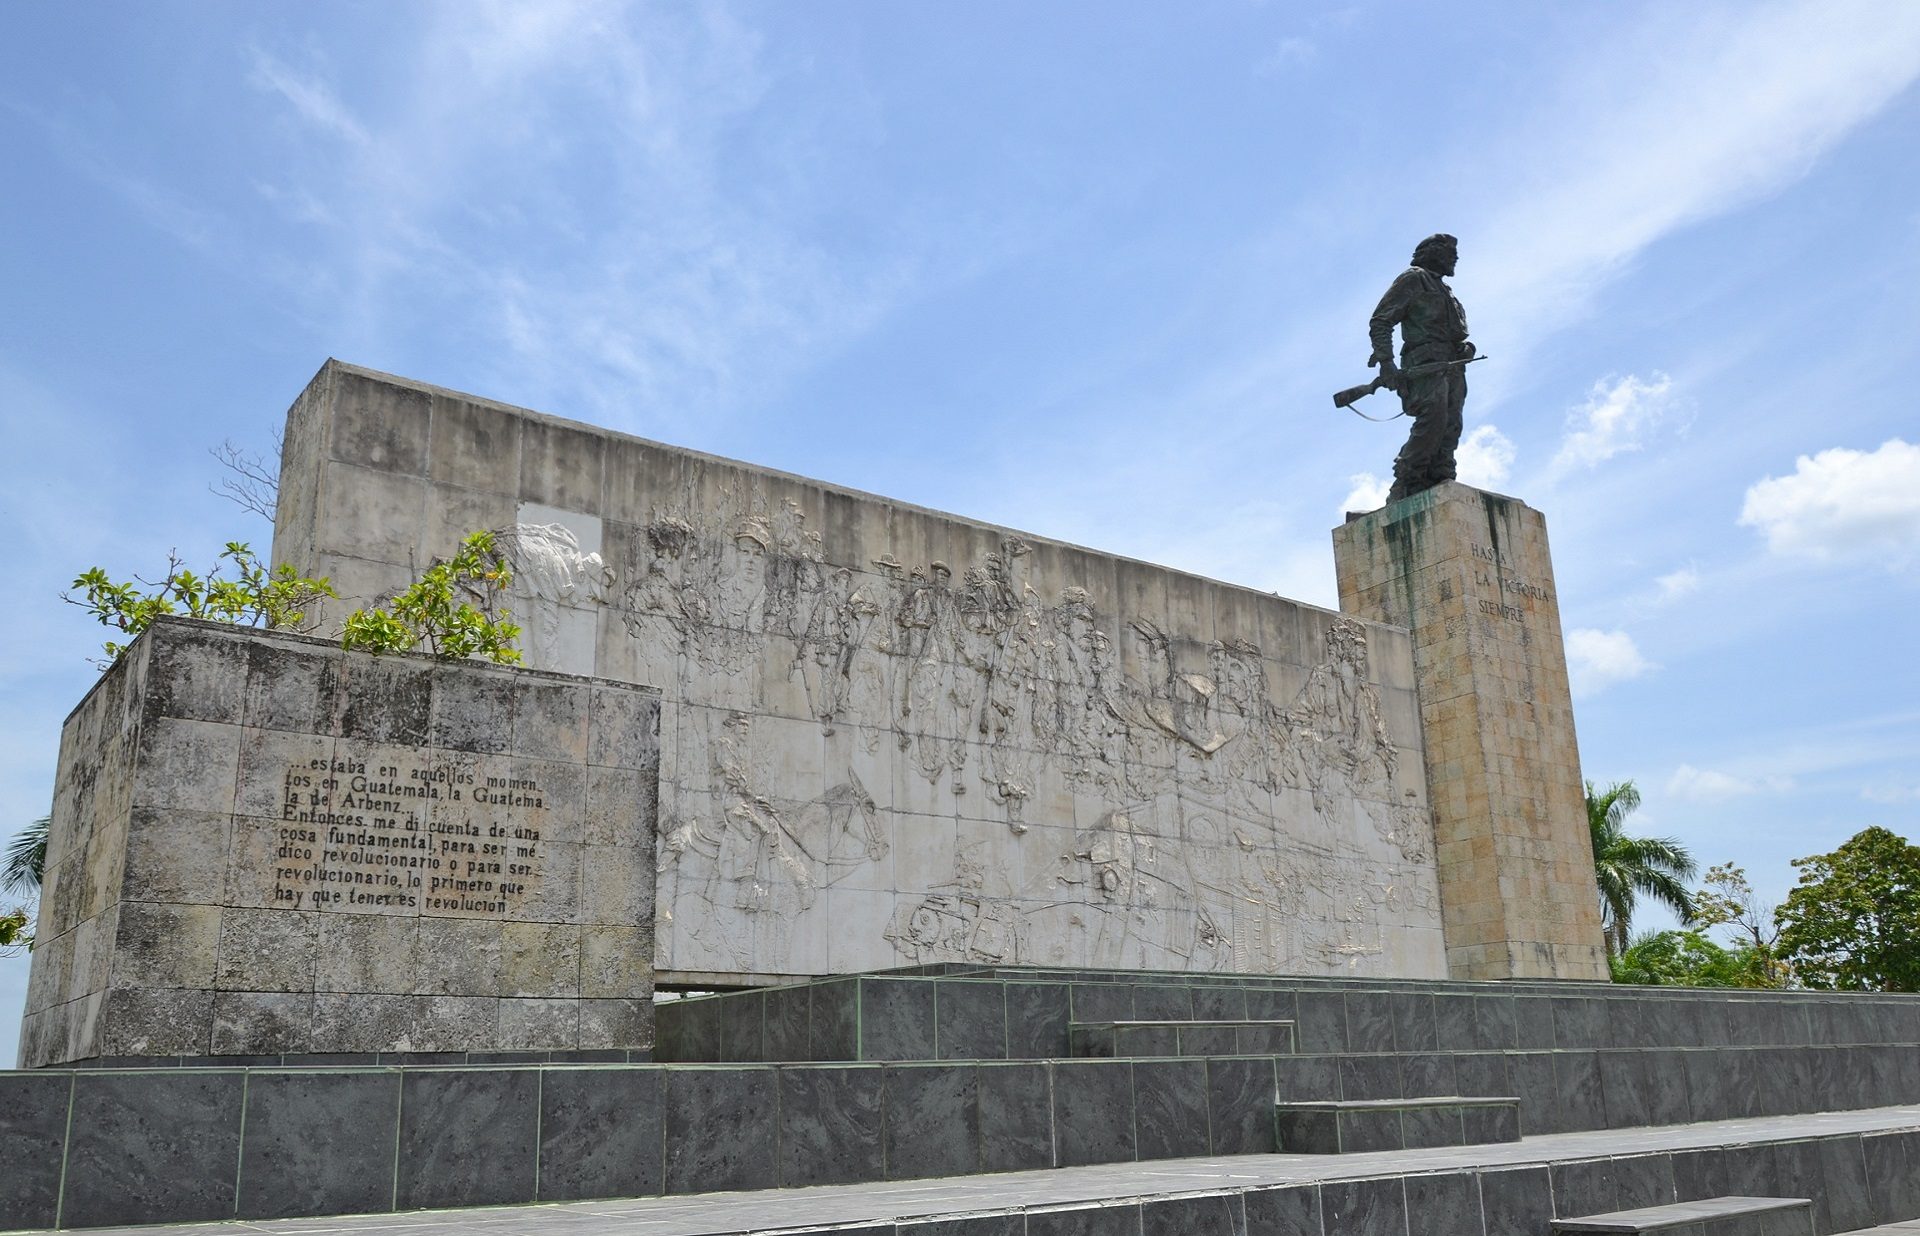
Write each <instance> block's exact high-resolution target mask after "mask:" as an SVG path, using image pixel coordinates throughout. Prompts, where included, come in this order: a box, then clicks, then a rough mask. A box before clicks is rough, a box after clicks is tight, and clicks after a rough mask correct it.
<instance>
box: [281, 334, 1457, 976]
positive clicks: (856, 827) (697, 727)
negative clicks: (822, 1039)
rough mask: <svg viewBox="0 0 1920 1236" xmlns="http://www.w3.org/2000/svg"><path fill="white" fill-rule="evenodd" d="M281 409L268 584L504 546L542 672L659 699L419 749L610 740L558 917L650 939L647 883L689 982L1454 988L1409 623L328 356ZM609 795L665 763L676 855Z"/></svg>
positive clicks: (393, 583) (374, 588) (663, 781)
mask: <svg viewBox="0 0 1920 1236" xmlns="http://www.w3.org/2000/svg"><path fill="white" fill-rule="evenodd" d="M380 390H384V391H386V392H387V393H384V394H377V395H376V391H380ZM378 415H393V416H400V417H411V418H414V423H413V424H410V425H408V426H406V427H404V432H403V431H402V429H401V428H399V427H396V429H395V431H394V435H389V436H382V435H380V434H377V433H374V432H373V430H372V429H371V428H370V420H369V418H370V417H377V416H378ZM290 417H291V418H292V419H293V420H296V421H298V422H300V423H299V424H298V425H297V426H293V427H290V430H289V441H292V442H297V443H299V444H300V449H298V450H296V451H291V452H290V453H289V454H288V456H287V463H286V465H285V466H286V467H287V469H288V470H289V471H294V470H298V471H300V472H302V476H301V477H299V478H293V477H289V478H287V479H285V480H283V482H282V483H283V486H284V487H285V488H286V489H287V490H288V492H290V493H293V494H296V495H298V496H297V497H295V498H294V500H292V501H290V502H289V503H288V504H287V506H286V507H285V508H284V510H283V513H282V517H281V518H280V520H279V522H278V526H277V527H276V530H275V558H276V560H277V561H290V562H294V563H298V564H300V565H301V566H303V567H305V568H306V569H309V570H312V571H323V572H325V573H327V574H329V575H330V576H331V577H332V578H333V580H334V582H335V584H336V586H337V587H339V588H340V590H341V592H342V593H343V595H344V597H345V598H346V599H345V600H344V601H343V602H342V604H343V606H344V605H352V604H356V603H358V602H359V601H361V600H363V599H365V598H368V597H372V596H374V595H376V594H378V593H381V592H383V591H386V590H389V589H392V588H395V587H397V586H399V585H401V584H403V583H404V582H405V580H406V579H407V578H409V577H410V575H411V572H412V571H413V570H414V569H415V564H417V563H419V562H423V561H426V560H429V559H430V558H432V557H433V556H434V555H444V554H446V553H448V552H450V551H451V550H452V548H453V547H454V545H455V543H456V542H457V540H458V538H459V537H460V536H461V535H462V534H464V533H465V532H467V531H471V530H472V528H471V527H461V526H459V523H458V521H459V519H460V518H461V517H463V516H470V517H473V518H482V517H484V518H485V519H487V520H488V521H494V520H498V521H499V522H488V523H486V524H485V525H484V526H487V527H490V528H493V529H494V530H495V531H496V532H497V533H498V534H499V543H500V544H501V545H502V546H503V548H504V549H505V550H506V552H507V553H508V555H509V557H510V558H511V560H512V562H513V564H514V568H515V584H514V588H515V596H514V597H513V599H512V602H511V607H512V609H513V612H514V614H515V617H516V619H517V620H518V621H520V622H521V623H522V624H523V626H524V627H525V633H524V635H523V648H524V649H525V651H526V653H527V656H528V661H529V664H531V665H533V666H535V667H537V668H545V669H555V670H562V671H566V672H571V673H580V674H589V673H590V674H595V675H598V676H600V677H601V678H603V679H611V680H615V681H617V682H628V683H645V684H649V685H652V686H657V687H659V688H660V689H661V690H662V692H663V693H664V696H665V699H664V700H663V702H662V706H661V707H660V709H659V710H658V712H657V713H654V712H651V711H648V710H645V709H641V710H637V711H636V710H635V709H633V707H632V706H631V703H630V696H629V694H627V693H623V692H621V691H620V690H618V689H617V688H614V687H611V686H610V687H609V688H607V690H606V691H605V692H603V693H599V694H595V695H594V696H592V698H591V699H590V701H589V706H588V709H587V713H586V715H585V717H581V716H579V714H578V713H577V712H576V711H575V710H574V707H573V705H572V703H570V702H568V701H566V700H564V699H562V698H560V697H551V696H550V694H549V693H546V692H544V691H541V690H529V691H525V692H521V693H519V694H517V695H516V696H515V698H514V700H513V702H512V715H511V717H510V719H508V718H500V717H499V716H498V714H499V712H500V711H501V710H500V709H499V708H495V709H494V715H495V717H496V720H495V721H494V724H493V725H492V726H491V727H489V728H485V729H480V730H477V731H476V730H456V729H454V728H450V726H449V723H448V722H446V721H444V720H443V719H441V718H439V717H438V716H437V715H436V716H434V717H432V718H430V721H431V724H432V725H433V726H434V727H435V728H434V733H435V734H438V735H441V736H442V737H443V739H444V741H445V742H447V743H448V744H449V745H453V746H457V747H459V748H461V749H463V750H476V751H489V752H500V751H502V748H501V747H500V746H499V745H498V735H499V733H500V729H499V726H500V725H502V724H505V725H508V726H509V727H510V729H511V733H512V735H513V737H512V738H511V740H510V747H509V749H508V750H507V752H506V753H507V754H510V755H511V756H512V757H513V758H514V759H516V760H523V759H544V760H558V761H562V762H569V763H578V762H580V759H581V755H582V751H581V748H580V746H579V745H578V744H579V743H581V742H584V743H585V749H584V763H585V765H586V766H587V767H588V769H589V773H588V776H587V777H586V779H585V781H584V784H583V785H582V787H581V794H582V800H583V802H584V805H585V814H586V821H587V823H586V828H587V835H586V836H585V837H583V838H582V839H581V842H582V844H584V845H585V846H587V847H588V848H587V849H585V850H584V851H583V852H582V854H581V861H582V879H581V882H580V886H579V889H578V893H579V898H578V900H577V901H575V902H567V901H565V900H564V899H562V900H555V901H552V902H550V903H545V904H546V908H547V911H548V913H549V915H550V916H551V917H572V916H574V915H575V914H576V913H577V915H578V916H579V917H580V918H581V919H582V920H586V919H594V918H600V919H608V918H622V919H624V918H626V917H628V916H629V915H634V914H643V913H644V906H645V905H647V904H651V903H649V902H647V901H646V898H647V897H648V896H649V894H648V892H647V890H646V886H645V883H644V881H643V880H635V879H633V878H630V876H629V874H628V872H629V871H638V870H639V869H640V868H642V867H645V866H657V868H658V871H659V890H658V909H659V913H658V930H657V933H656V936H657V938H656V943H655V949H656V961H657V964H658V966H659V967H660V968H661V970H662V971H663V972H667V973H669V974H670V976H671V977H673V978H675V979H677V980H679V981H682V982H701V981H717V982H726V981H739V980H742V979H746V980H754V979H765V978H768V977H771V976H779V975H803V974H825V973H845V972H851V971H859V970H869V969H881V968H887V967H893V966H899V965H904V964H917V963H928V962H938V961H958V960H970V961H976V962H986V963H1008V964H1012V963H1029V964H1054V965H1094V966H1115V965H1126V966H1137V967H1145V968H1165V969H1180V970H1198V969H1206V970H1222V971H1243V972H1244V971H1254V972H1260V971H1267V972H1292V973H1359V974H1374V975H1392V976H1410V977H1422V976H1424V977H1434V976H1438V975H1439V974H1441V973H1442V972H1443V971H1444V968H1445V962H1444V955H1443V948H1442V941H1441V935H1440V923H1441V916H1440V900H1439V893H1438V885H1437V881H1436V877H1435V874H1434V853H1433V833H1432V823H1431V820H1430V818H1429V815H1428V811H1427V802H1426V793H1427V788H1426V787H1427V777H1426V770H1425V767H1424V763H1423V755H1422V751H1423V739H1422V735H1421V730H1420V724H1419V717H1418V706H1417V703H1416V701H1415V699H1414V695H1413V690H1412V687H1413V677H1414V675H1413V665H1412V657H1413V654H1412V648H1411V644H1410V643H1409V641H1408V639H1407V636H1406V634H1405V633H1404V632H1402V631H1398V630H1394V629H1391V628H1387V627H1381V626H1377V625H1370V624H1368V623H1365V622H1359V621H1355V620H1353V619H1350V618H1343V617H1340V616H1338V615H1334V614H1329V613H1326V612H1324V611H1320V610H1315V609H1312V608H1310V607H1306V606H1301V605H1297V604H1294V603H1292V602H1288V601H1283V600H1281V599H1279V598H1277V597H1273V596H1270V595H1266V594H1261V593H1256V592H1252V591H1249V590H1246V589H1241V588H1235V587H1231V586H1229V585H1224V584H1218V583H1214V582H1212V581H1209V580H1203V579H1199V578H1196V577H1193V576H1187V575H1182V574H1179V573H1177V572H1173V571H1168V570H1165V569H1163V568H1159V567H1155V566H1150V565H1148V564H1144V563H1138V562H1130V561H1126V560H1122V559H1118V558H1115V557H1112V556H1110V555H1105V554H1099V553H1094V552H1091V551H1088V550H1084V549H1080V548H1078V547H1075V546H1071V545H1065V544H1061V543H1058V542H1051V541H1046V540H1043V539H1040V538H1035V537H1029V536H1025V535H1024V534H1016V533H1014V532H1011V531H1009V530H1007V529H1003V528H996V527H991V526H987V525H983V524H978V523H970V522H966V521H963V520H959V519H956V518H953V517H950V516H946V515H941V514H938V513H936V512H932V511H926V510H921V509H918V508H914V507H910V506H906V505H904V504H901V503H895V502H889V501H886V500H884V499H880V498H875V497H872V496H870V495H865V494H858V493H853V492H850V491H847V490H842V489H836V488H833V487H831V486H827V485H822V484H818V483H815V482H811V481H806V480H802V479H800V478H797V477H792V476H786V475H783V474H779V473H774V472H770V471H767V470H764V469H760V468H754V467H750V466H747V465H743V464H736V463H731V462H727V461H724V460H718V459H714V458H711V457H708V456H703V455H699V454H696V453H694V452H690V451H684V450H678V449H675V448H672V447H666V446H661V445H658V444H656V443H650V442H643V441H639V440H636V439H633V438H628V437H625V436H622V435H619V434H614V433H611V432H608V431H604V430H598V429H593V428H590V427H587V426H582V425H575V424H569V423H566V422H561V421H556V420H554V419H552V418H549V417H544V416H540V415H538V414H535V413H530V412H525V411H521V410H519V409H514V408H507V407H503V406H501V405H497V404H491V403H488V402H487V401H484V400H480V399H475V398H472V397H470V396H465V395H459V394H456V393H453V392H449V391H441V390H436V389H433V388H430V387H425V386H422V385H420V384H418V383H413V382H407V381H404V380H401V379H396V378H391V377H387V376H385V375H380V374H374V373H370V372H368V371H365V370H359V369H354V368H352V367H350V366H343V365H339V364H337V363H330V364H329V365H328V366H327V367H326V369H324V370H323V371H322V372H321V374H320V375H319V376H318V377H317V378H316V379H315V381H314V384H313V385H312V387H310V388H309V390H308V392H307V393H306V394H305V395H303V396H302V397H301V399H300V401H299V402H298V403H297V404H296V405H295V407H294V408H293V410H292V411H291V413H290ZM422 436H424V439H425V441H426V442H427V443H428V450H427V462H426V465H425V469H424V470H425V473H426V477H424V478H423V477H422V476H421V475H420V473H421V469H420V468H419V467H417V466H416V459H415V457H414V455H413V454H412V453H411V452H410V448H409V449H403V448H402V446H401V445H400V443H402V442H407V443H411V442H413V441H416V440H418V439H419V438H421V437H422ZM389 438H391V443H389ZM375 444H378V446H377V449H376V445H375ZM428 478H430V479H428ZM422 485H426V486H428V488H426V489H421V488H420V486H422ZM419 495H424V497H421V496H419ZM416 501H424V503H425V504H426V506H427V508H428V511H427V513H426V514H425V515H424V517H423V516H422V515H420V514H419V513H418V511H417V508H416V506H415V503H416ZM423 529H424V531H423ZM530 718H532V719H533V723H534V724H536V727H537V734H536V737H537V741H535V742H529V741H528V740H527V739H526V738H524V737H523V732H525V731H526V730H527V727H528V725H529V724H530V720H529V719H530ZM607 767H614V768H619V769H629V770H638V771H640V772H641V773H642V774H643V776H645V777H646V778H648V779H651V778H653V777H655V776H656V775H657V777H658V780H659V785H660V792H659V810H658V828H657V832H658V836H659V843H658V849H657V852H654V853H634V854H631V855H624V856H623V855H621V854H619V853H618V852H617V847H618V846H619V844H620V841H621V839H622V838H623V837H626V836H630V835H632V834H633V831H634V827H635V822H636V820H644V823H643V824H641V825H640V827H641V830H642V831H645V830H646V829H647V828H650V827H651V826H652V824H653V815H652V804H651V802H650V801H643V802H642V803H639V804H635V803H634V802H633V801H632V800H631V799H630V797H628V788H627V787H628V786H629V785H630V783H631V778H628V777H623V776H607V775H602V774H601V772H600V771H599V770H601V769H603V768H607ZM608 846H613V847H615V849H607V848H604V847H608Z"/></svg>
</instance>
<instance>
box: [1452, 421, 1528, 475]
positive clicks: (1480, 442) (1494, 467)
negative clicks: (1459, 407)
mask: <svg viewBox="0 0 1920 1236" xmlns="http://www.w3.org/2000/svg"><path fill="white" fill-rule="evenodd" d="M1514 454H1515V452H1514V446H1513V441H1512V439H1510V438H1508V437H1507V435H1505V434H1503V433H1501V432H1500V431H1499V430H1498V429H1496V428H1494V427H1493V426H1492V425H1482V426H1480V427H1479V428H1477V429H1475V430H1474V431H1473V432H1472V433H1470V434H1468V435H1467V436H1466V437H1465V438H1464V439H1462V440H1461V443H1460V449H1459V450H1458V451H1456V452H1455V454H1454V462H1455V463H1456V465H1457V466H1458V469H1459V473H1460V480H1461V482H1462V483H1463V484H1467V485H1477V486H1479V487H1480V488H1482V489H1491V488H1492V487H1494V486H1495V485H1498V484H1500V483H1501V482H1502V481H1504V480H1506V479H1507V473H1508V472H1509V471H1510V470H1512V468H1513V458H1514Z"/></svg>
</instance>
